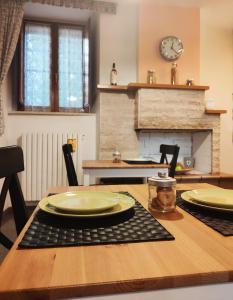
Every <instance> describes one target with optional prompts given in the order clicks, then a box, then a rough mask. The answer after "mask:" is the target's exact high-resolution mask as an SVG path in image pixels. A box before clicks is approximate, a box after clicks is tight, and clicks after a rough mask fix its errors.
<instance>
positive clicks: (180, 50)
mask: <svg viewBox="0 0 233 300" xmlns="http://www.w3.org/2000/svg"><path fill="white" fill-rule="evenodd" d="M173 45H174V42H172V46H171V49H172V50H173V51H174V52H176V54H180V52H183V49H182V48H181V49H179V50H176V49H175V48H174V47H173Z"/></svg>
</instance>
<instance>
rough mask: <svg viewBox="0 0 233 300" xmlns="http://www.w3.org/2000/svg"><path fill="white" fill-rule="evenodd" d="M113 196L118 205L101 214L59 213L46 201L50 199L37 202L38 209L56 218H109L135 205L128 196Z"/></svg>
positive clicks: (116, 194) (59, 211)
mask: <svg viewBox="0 0 233 300" xmlns="http://www.w3.org/2000/svg"><path fill="white" fill-rule="evenodd" d="M114 195H115V196H117V199H118V200H119V202H118V204H117V205H115V206H114V207H112V208H110V209H108V210H104V211H102V212H94V213H93V212H92V213H83V212H69V211H61V210H59V209H56V208H55V207H54V206H52V205H50V204H49V201H48V200H49V198H50V197H46V198H43V199H42V200H41V201H40V202H39V208H40V209H41V210H43V211H45V212H47V213H50V214H53V215H57V216H63V217H72V218H74V217H75V218H99V217H105V216H111V215H115V214H119V213H122V212H124V211H126V210H128V209H130V208H132V207H133V206H134V205H135V200H134V199H133V198H131V197H129V196H126V195H123V194H118V193H114ZM51 197H52V196H51Z"/></svg>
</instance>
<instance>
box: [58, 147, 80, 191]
mask: <svg viewBox="0 0 233 300" xmlns="http://www.w3.org/2000/svg"><path fill="white" fill-rule="evenodd" d="M62 150H63V155H64V159H65V165H66V172H67V178H68V182H69V186H78V179H77V175H76V171H75V168H74V162H73V158H72V155H71V153H72V145H71V144H64V145H63V146H62Z"/></svg>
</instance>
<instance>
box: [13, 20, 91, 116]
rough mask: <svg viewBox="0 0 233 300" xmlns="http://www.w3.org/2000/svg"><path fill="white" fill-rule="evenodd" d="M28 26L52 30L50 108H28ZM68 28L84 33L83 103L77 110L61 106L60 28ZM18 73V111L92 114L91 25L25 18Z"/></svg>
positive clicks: (21, 34)
mask: <svg viewBox="0 0 233 300" xmlns="http://www.w3.org/2000/svg"><path fill="white" fill-rule="evenodd" d="M26 24H38V25H42V24H43V25H48V26H50V28H51V54H50V55H51V58H50V106H49V107H48V108H46V107H43V106H26V105H25V102H24V99H25V91H24V71H25V70H24V60H25V51H24V49H25V47H24V46H25V38H24V36H25V26H26ZM63 26H67V27H70V28H72V27H73V28H76V29H79V30H81V31H82V67H83V72H82V82H83V87H82V94H83V103H82V107H80V108H76V107H72V108H66V107H60V106H59V47H58V39H59V34H58V32H59V27H63ZM85 38H87V40H88V47H89V53H88V63H87V65H85V59H84V56H85V49H84V42H85V41H84V39H85ZM18 58H19V60H18V61H19V62H18V73H19V87H18V110H21V111H38V112H39V111H42V112H43V111H45V112H63V113H64V112H73V113H74V112H90V95H91V85H90V82H91V78H90V75H91V73H90V61H91V58H90V32H89V24H88V23H85V24H81V23H73V22H69V23H67V22H61V21H50V20H49V21H48V20H45V19H37V18H24V19H23V23H22V28H21V32H20V37H19V44H18ZM86 69H87V70H88V76H87V80H85V75H86V73H85V72H86ZM86 84H87V86H88V89H87V90H88V93H87V95H85V88H86Z"/></svg>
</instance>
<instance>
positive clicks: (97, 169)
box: [82, 160, 169, 186]
mask: <svg viewBox="0 0 233 300" xmlns="http://www.w3.org/2000/svg"><path fill="white" fill-rule="evenodd" d="M82 168H83V184H84V185H85V186H88V185H90V184H96V183H97V179H98V178H101V177H103V178H109V177H111V178H112V177H113V178H117V177H123V178H124V177H126V178H127V177H139V178H140V177H141V178H144V182H145V183H146V181H147V177H151V176H156V175H157V174H158V172H163V173H168V169H169V165H167V164H157V163H147V164H142V163H141V164H138V163H135V164H131V163H127V162H125V161H123V160H122V161H120V162H118V163H115V162H113V161H111V160H84V161H83V163H82Z"/></svg>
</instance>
